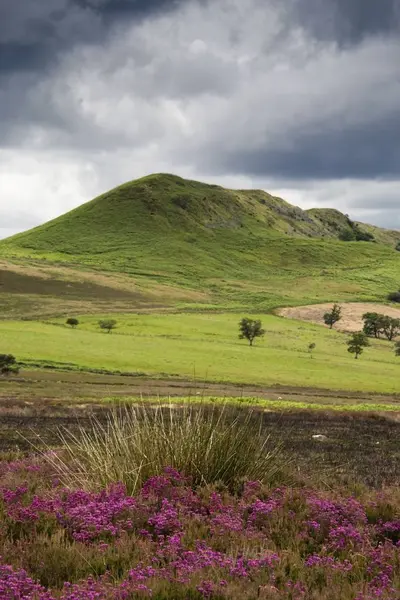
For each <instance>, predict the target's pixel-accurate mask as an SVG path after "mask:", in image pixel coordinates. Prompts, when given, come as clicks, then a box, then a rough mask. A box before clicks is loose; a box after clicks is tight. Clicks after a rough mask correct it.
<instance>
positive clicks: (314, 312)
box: [277, 302, 400, 332]
mask: <svg viewBox="0 0 400 600" xmlns="http://www.w3.org/2000/svg"><path fill="white" fill-rule="evenodd" d="M331 308H332V303H331V304H313V305H311V306H298V307H290V308H282V309H280V310H279V311H277V312H278V314H280V315H281V316H283V317H288V318H290V319H301V320H302V321H311V322H312V323H322V321H323V316H324V313H326V312H327V311H329V310H330V309H331ZM341 308H342V318H341V320H340V322H339V323H338V324H337V325H336V329H338V330H340V331H346V332H347V331H349V332H351V331H360V330H361V329H362V328H363V324H364V323H363V319H362V317H363V315H364V314H365V313H368V312H375V313H379V314H383V315H387V316H389V317H392V318H393V319H400V305H399V304H397V305H393V304H376V303H375V304H374V303H368V302H348V303H345V304H343V305H342V306H341Z"/></svg>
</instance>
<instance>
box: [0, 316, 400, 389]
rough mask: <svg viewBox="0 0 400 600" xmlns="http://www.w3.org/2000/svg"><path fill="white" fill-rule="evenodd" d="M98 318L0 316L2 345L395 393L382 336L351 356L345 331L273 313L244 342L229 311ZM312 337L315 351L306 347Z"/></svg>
mask: <svg viewBox="0 0 400 600" xmlns="http://www.w3.org/2000/svg"><path fill="white" fill-rule="evenodd" d="M98 318H99V317H97V316H96V317H94V316H88V317H81V318H80V321H81V324H80V326H79V328H78V329H76V330H72V329H70V328H68V327H66V326H65V325H64V324H63V321H62V320H54V321H52V322H46V323H43V322H33V321H32V322H15V321H3V322H2V323H1V324H0V335H1V340H2V347H3V348H7V351H8V352H11V353H13V354H15V356H17V357H18V359H19V360H21V361H24V362H28V363H31V364H37V365H44V364H46V363H48V364H52V363H56V364H58V365H59V366H60V367H62V366H68V367H69V368H77V369H105V370H109V371H121V372H130V373H141V374H147V375H150V376H174V377H182V378H189V379H190V378H195V379H196V380H198V381H204V380H205V381H221V382H231V383H238V384H240V383H254V384H266V385H276V384H278V385H279V384H280V385H293V386H303V387H316V388H325V389H332V390H352V391H366V392H367V391H370V392H380V393H396V392H398V390H399V386H398V381H399V374H400V360H399V359H398V358H396V357H395V355H394V353H393V347H392V345H391V344H389V343H388V342H384V341H373V342H372V346H371V348H368V349H367V350H366V352H365V354H364V355H363V356H362V357H361V358H360V360H358V361H357V362H356V361H355V360H354V358H353V357H352V356H350V355H349V354H348V352H347V348H346V339H347V337H346V336H345V335H344V334H341V333H338V332H335V331H329V330H327V329H325V328H324V327H321V326H318V325H313V324H309V323H303V322H298V321H292V320H285V319H283V318H281V317H275V316H272V315H264V316H262V317H261V318H262V320H263V325H264V327H265V329H266V331H267V333H266V335H265V338H264V339H262V340H257V343H256V345H255V346H254V347H253V348H250V347H249V346H248V345H247V343H246V342H245V341H242V340H239V339H238V337H237V336H238V316H237V315H232V314H173V315H120V316H118V328H117V329H116V330H115V332H113V333H111V334H107V333H104V332H101V331H100V330H99V328H98V325H97V321H98ZM311 342H315V343H316V344H317V348H316V350H315V353H314V358H313V359H311V358H310V355H309V354H308V352H307V348H308V344H309V343H311Z"/></svg>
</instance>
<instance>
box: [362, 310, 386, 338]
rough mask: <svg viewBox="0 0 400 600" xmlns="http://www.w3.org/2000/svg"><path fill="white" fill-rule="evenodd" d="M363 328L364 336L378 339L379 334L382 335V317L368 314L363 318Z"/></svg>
mask: <svg viewBox="0 0 400 600" xmlns="http://www.w3.org/2000/svg"><path fill="white" fill-rule="evenodd" d="M362 318H363V321H364V327H363V331H364V333H365V335H368V336H370V337H375V338H379V336H380V335H381V333H383V318H384V316H383V315H379V314H378V313H373V312H368V313H365V314H364V315H363V316H362Z"/></svg>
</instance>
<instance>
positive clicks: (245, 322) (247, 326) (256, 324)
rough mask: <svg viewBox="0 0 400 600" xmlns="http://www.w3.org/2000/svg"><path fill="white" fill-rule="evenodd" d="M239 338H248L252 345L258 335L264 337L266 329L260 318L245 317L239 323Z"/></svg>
mask: <svg viewBox="0 0 400 600" xmlns="http://www.w3.org/2000/svg"><path fill="white" fill-rule="evenodd" d="M239 331H240V333H239V339H241V340H244V339H246V340H248V341H249V344H250V346H252V345H253V342H254V340H255V339H256V338H258V337H263V336H264V335H265V329H263V328H262V324H261V321H260V320H259V319H257V320H254V319H248V318H243V319H242V320H241V321H240V323H239Z"/></svg>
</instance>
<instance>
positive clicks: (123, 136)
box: [0, 0, 400, 237]
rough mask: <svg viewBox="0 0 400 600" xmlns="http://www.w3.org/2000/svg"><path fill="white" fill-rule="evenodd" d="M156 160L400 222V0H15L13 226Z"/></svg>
mask: <svg viewBox="0 0 400 600" xmlns="http://www.w3.org/2000/svg"><path fill="white" fill-rule="evenodd" d="M152 172H172V173H176V174H179V175H182V176H184V177H186V176H187V177H192V178H198V179H202V180H205V181H210V182H214V183H220V184H222V185H227V186H230V187H241V188H242V187H257V188H263V189H266V190H268V191H272V192H273V193H277V194H280V195H281V196H283V197H285V198H286V199H287V200H289V201H290V202H292V203H295V204H298V205H300V206H303V207H305V208H309V207H311V206H321V207H328V206H329V207H336V208H339V209H340V210H343V211H344V212H348V213H349V214H350V215H351V216H353V217H354V218H357V219H360V220H366V221H370V222H373V223H376V224H378V225H384V226H388V227H396V228H400V210H399V208H400V0H40V1H33V0H15V1H14V2H10V0H0V237H5V236H6V235H10V234H11V233H14V232H16V231H21V230H24V229H26V228H28V227H32V226H34V225H36V224H39V223H42V222H44V221H46V220H48V219H50V218H52V217H55V216H57V215H59V214H62V213H63V212H65V211H67V210H68V209H71V208H73V207H75V206H78V205H79V204H81V203H82V202H84V201H86V200H89V199H91V198H92V197H94V196H95V195H97V194H99V193H101V192H103V191H105V190H107V189H109V188H111V187H113V186H115V185H117V184H119V183H122V182H124V181H127V180H130V179H135V178H137V177H140V176H142V175H146V174H149V173H152Z"/></svg>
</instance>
